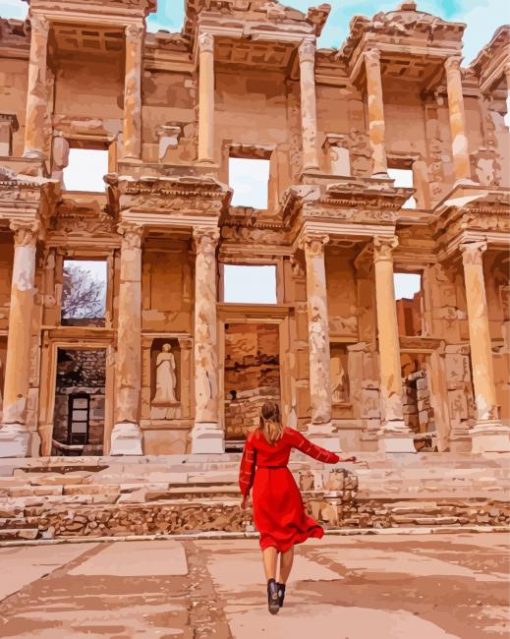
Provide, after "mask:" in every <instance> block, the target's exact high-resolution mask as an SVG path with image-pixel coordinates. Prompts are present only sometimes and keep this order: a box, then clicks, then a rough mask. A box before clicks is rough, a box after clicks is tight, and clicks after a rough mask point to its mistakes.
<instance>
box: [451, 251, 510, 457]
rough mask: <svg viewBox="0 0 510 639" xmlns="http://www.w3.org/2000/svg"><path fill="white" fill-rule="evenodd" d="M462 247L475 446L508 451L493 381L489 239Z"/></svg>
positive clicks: (509, 436)
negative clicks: (485, 267) (486, 267)
mask: <svg viewBox="0 0 510 639" xmlns="http://www.w3.org/2000/svg"><path fill="white" fill-rule="evenodd" d="M460 250H461V252H462V263H463V265H464V284H465V287H466V302H467V312H468V324H469V341H470V348H471V368H472V370H473V386H474V391H475V404H476V415H477V421H476V424H475V427H474V428H473V429H472V430H471V436H472V442H473V447H472V450H473V452H474V453H480V452H486V451H498V452H504V451H509V450H510V428H508V427H506V426H503V425H502V423H501V421H500V419H499V407H498V404H497V399H496V384H495V381H494V367H493V361H492V343H491V336H490V329H489V312H488V306H487V295H486V292H485V279H484V274H483V253H484V252H485V251H486V250H487V243H486V242H472V243H470V244H463V245H461V246H460Z"/></svg>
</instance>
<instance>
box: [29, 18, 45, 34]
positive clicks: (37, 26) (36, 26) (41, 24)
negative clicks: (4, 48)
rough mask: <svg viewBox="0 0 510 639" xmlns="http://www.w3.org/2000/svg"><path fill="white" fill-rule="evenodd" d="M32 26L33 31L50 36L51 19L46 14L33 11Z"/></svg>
mask: <svg viewBox="0 0 510 639" xmlns="http://www.w3.org/2000/svg"><path fill="white" fill-rule="evenodd" d="M29 20H30V28H31V30H32V31H37V33H40V34H41V35H44V36H45V37H48V34H49V32H50V21H49V20H48V18H47V17H46V16H43V15H42V14H40V13H31V14H30V16H29Z"/></svg>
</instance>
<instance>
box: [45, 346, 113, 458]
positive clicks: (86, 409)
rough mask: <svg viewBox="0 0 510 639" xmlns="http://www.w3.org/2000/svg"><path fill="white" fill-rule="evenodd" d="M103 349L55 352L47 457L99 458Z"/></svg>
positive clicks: (104, 377) (102, 409)
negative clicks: (51, 434)
mask: <svg viewBox="0 0 510 639" xmlns="http://www.w3.org/2000/svg"><path fill="white" fill-rule="evenodd" d="M105 386H106V349H104V348H103V349H97V350H88V349H87V350H84V349H67V348H66V349H63V348H59V349H58V351H57V380H56V386H55V411H54V418H53V441H52V447H51V454H52V455H57V456H62V455H64V456H79V455H102V454H103V440H104V422H105Z"/></svg>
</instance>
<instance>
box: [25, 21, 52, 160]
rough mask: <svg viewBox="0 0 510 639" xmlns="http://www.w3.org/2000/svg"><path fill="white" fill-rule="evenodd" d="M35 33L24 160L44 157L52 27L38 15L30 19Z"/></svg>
mask: <svg viewBox="0 0 510 639" xmlns="http://www.w3.org/2000/svg"><path fill="white" fill-rule="evenodd" d="M30 25H31V29H32V33H31V37H30V58H29V62H28V86H27V109H26V117H25V150H24V152H23V155H24V157H28V158H42V159H44V157H45V146H46V140H45V129H46V113H47V106H48V105H47V92H46V71H47V69H46V61H47V53H48V33H49V31H50V23H49V22H48V20H47V19H46V18H44V17H43V16H40V15H37V14H31V15H30Z"/></svg>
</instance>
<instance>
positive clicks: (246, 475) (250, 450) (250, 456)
mask: <svg viewBox="0 0 510 639" xmlns="http://www.w3.org/2000/svg"><path fill="white" fill-rule="evenodd" d="M254 475H255V448H254V447H253V442H252V438H251V437H250V436H248V438H247V439H246V442H245V444H244V451H243V456H242V458H241V465H240V467H239V488H240V489H241V494H242V495H243V497H244V498H246V497H248V495H249V493H250V489H251V486H252V484H253V477H254Z"/></svg>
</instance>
